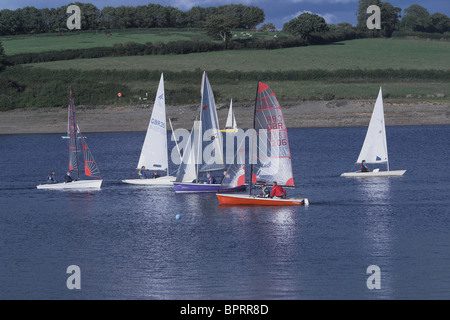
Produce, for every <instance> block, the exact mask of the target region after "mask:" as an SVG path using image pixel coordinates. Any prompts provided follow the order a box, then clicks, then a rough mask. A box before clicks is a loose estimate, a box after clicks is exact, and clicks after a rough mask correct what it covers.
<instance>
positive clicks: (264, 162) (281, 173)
mask: <svg viewBox="0 0 450 320" xmlns="http://www.w3.org/2000/svg"><path fill="white" fill-rule="evenodd" d="M254 128H255V130H256V133H257V135H258V155H257V163H256V164H255V165H253V170H252V173H251V174H252V175H251V177H252V183H260V182H267V183H272V182H273V181H276V182H277V183H278V184H279V185H284V186H293V185H294V176H293V172H292V161H291V151H290V149H289V139H288V133H287V128H286V124H285V122H284V117H283V112H282V111H281V106H280V104H279V103H278V100H277V97H276V96H275V94H274V93H273V91H272V89H270V87H269V86H268V85H267V84H265V83H262V82H259V83H258V92H257V94H256V102H255V115H254Z"/></svg>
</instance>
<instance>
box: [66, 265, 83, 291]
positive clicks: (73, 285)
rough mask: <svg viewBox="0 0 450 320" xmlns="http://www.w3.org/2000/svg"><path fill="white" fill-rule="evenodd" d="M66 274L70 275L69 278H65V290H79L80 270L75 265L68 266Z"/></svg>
mask: <svg viewBox="0 0 450 320" xmlns="http://www.w3.org/2000/svg"><path fill="white" fill-rule="evenodd" d="M66 273H68V274H70V276H69V277H68V278H67V281H66V286H67V289H69V290H73V289H77V290H80V289H81V269H80V267H79V266H77V265H70V266H68V267H67V270H66Z"/></svg>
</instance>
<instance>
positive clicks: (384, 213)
mask: <svg viewBox="0 0 450 320" xmlns="http://www.w3.org/2000/svg"><path fill="white" fill-rule="evenodd" d="M359 187H360V188H359V189H360V190H361V194H360V195H361V197H362V200H363V201H364V202H366V205H365V206H362V208H363V210H364V212H363V217H364V219H365V221H364V223H363V225H364V230H363V248H362V250H363V251H364V256H365V257H367V259H365V261H367V266H369V265H372V264H373V265H377V266H379V267H380V269H381V290H376V294H377V296H378V297H379V298H387V299H391V298H393V297H392V295H393V288H392V275H393V266H392V255H393V241H394V230H393V228H394V226H393V221H394V215H395V212H394V210H393V204H392V203H391V198H392V197H391V180H390V179H389V178H386V177H383V178H373V179H359ZM367 276H369V275H367Z"/></svg>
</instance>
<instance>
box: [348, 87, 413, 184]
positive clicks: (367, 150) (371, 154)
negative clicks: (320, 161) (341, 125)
mask: <svg viewBox="0 0 450 320" xmlns="http://www.w3.org/2000/svg"><path fill="white" fill-rule="evenodd" d="M364 160H365V162H366V163H367V164H369V165H378V166H379V165H382V166H384V165H385V166H386V168H387V170H380V168H376V169H374V170H372V171H368V172H362V171H361V170H359V171H356V172H344V173H342V174H341V177H364V178H366V177H388V176H402V175H403V174H404V173H405V172H406V170H389V159H388V151H387V142H386V128H385V123H384V110H383V94H382V90H381V88H380V91H379V93H378V97H377V100H376V102H375V107H374V109H373V112H372V117H371V119H370V122H369V127H368V128H367V133H366V138H365V139H364V143H363V146H362V148H361V152H360V153H359V157H358V159H357V160H356V164H357V165H358V164H359V165H361V163H362V161H364Z"/></svg>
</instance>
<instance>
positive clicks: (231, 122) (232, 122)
mask: <svg viewBox="0 0 450 320" xmlns="http://www.w3.org/2000/svg"><path fill="white" fill-rule="evenodd" d="M225 129H237V124H236V118H235V117H234V112H233V99H231V101H230V109H229V110H228V117H227V122H226V123H225Z"/></svg>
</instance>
